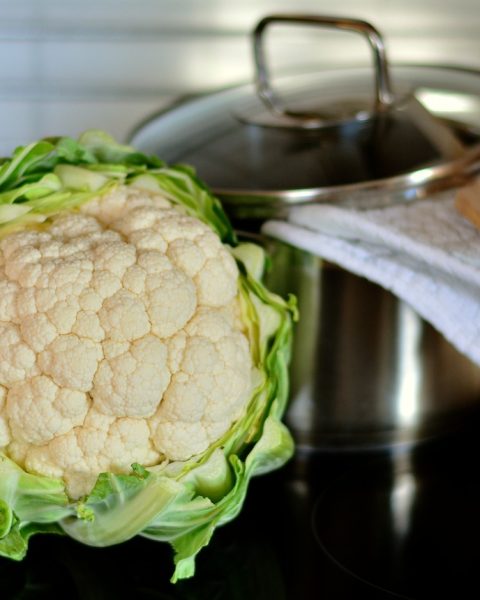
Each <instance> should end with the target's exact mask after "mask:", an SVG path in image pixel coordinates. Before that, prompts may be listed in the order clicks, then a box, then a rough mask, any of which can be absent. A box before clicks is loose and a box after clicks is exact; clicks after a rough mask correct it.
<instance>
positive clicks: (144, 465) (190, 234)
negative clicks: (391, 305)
mask: <svg viewBox="0 0 480 600" xmlns="http://www.w3.org/2000/svg"><path fill="white" fill-rule="evenodd" d="M265 260H266V259H265V254H264V252H263V250H262V248H260V247H259V246H258V245H255V244H252V243H245V242H242V243H241V242H239V241H238V239H237V237H236V235H235V232H234V231H233V229H232V227H231V225H230V223H229V221H228V219H227V217H226V215H225V213H224V212H223V210H222V207H221V205H220V203H219V201H218V200H217V199H216V198H214V197H213V196H212V194H211V193H210V192H209V190H208V189H207V188H206V187H205V186H204V185H203V184H202V182H201V181H199V180H198V179H197V178H196V177H195V174H194V172H193V171H192V170H191V169H189V168H188V167H183V166H177V167H168V166H166V165H165V164H164V163H162V161H161V160H159V159H158V158H156V157H149V156H146V155H144V154H142V153H139V152H137V151H135V150H134V149H133V148H130V147H129V146H123V145H120V144H117V143H116V142H115V140H113V139H112V138H110V137H109V136H108V135H106V134H105V133H103V132H98V131H92V132H87V133H86V134H84V135H83V136H81V138H80V139H79V140H78V141H77V140H73V139H71V138H56V139H51V140H41V141H39V142H34V143H33V144H30V145H28V146H25V147H20V148H18V149H17V150H16V151H15V153H14V154H13V156H12V157H11V158H8V159H0V335H1V339H2V344H0V555H2V556H7V557H9V558H12V559H15V560H20V559H22V558H23V557H24V556H25V554H26V552H27V549H28V541H29V538H30V537H31V536H32V535H33V534H39V533H51V532H55V533H60V534H66V535H69V536H71V537H72V538H74V539H76V540H78V541H80V542H82V543H84V544H88V545H91V546H108V545H112V544H117V543H120V542H123V541H125V540H128V539H130V538H131V537H133V536H136V535H142V536H145V537H148V538H150V539H153V540H158V541H167V542H170V544H171V545H172V547H173V549H174V552H175V556H174V561H175V571H174V574H173V577H172V581H176V580H177V579H181V578H184V577H189V576H191V575H193V573H194V568H195V556H196V554H197V553H198V552H199V551H200V549H201V548H202V547H203V546H205V545H206V544H207V543H208V541H209V540H210V538H211V536H212V534H213V532H214V530H215V528H216V527H217V526H219V525H222V524H223V523H226V522H228V521H230V520H231V519H233V518H234V517H235V516H236V514H238V512H239V510H240V509H241V507H242V504H243V501H244V499H245V496H246V493H247V489H248V484H249V481H250V479H251V478H252V477H253V476H254V475H257V474H261V473H265V472H268V471H270V470H272V469H274V468H277V467H279V466H281V465H282V464H284V463H285V461H286V460H287V459H288V458H289V457H290V456H291V454H292V451H293V443H292V439H291V436H290V434H289V432H288V430H287V428H286V427H285V426H284V425H283V423H282V421H281V419H282V415H283V413H284V410H285V407H286V401H287V395H288V361H289V356H290V347H291V336H292V321H293V320H295V318H296V308H295V299H294V298H290V299H288V300H287V301H286V300H284V299H282V298H280V297H279V296H277V295H276V294H273V293H271V292H269V291H268V290H267V289H266V288H265V286H264V285H263V283H262V273H263V267H264V264H265Z"/></svg>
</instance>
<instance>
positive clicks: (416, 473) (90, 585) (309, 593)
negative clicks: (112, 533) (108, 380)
mask: <svg viewBox="0 0 480 600" xmlns="http://www.w3.org/2000/svg"><path fill="white" fill-rule="evenodd" d="M479 457H480V424H479V423H478V421H473V422H472V423H471V424H470V425H469V427H468V428H467V427H464V428H462V429H461V430H458V431H456V432H455V433H451V434H449V435H444V436H442V437H438V438H435V439H431V440H429V441H424V442H422V443H421V444H418V445H416V446H415V447H410V448H397V449H395V450H392V449H390V450H385V449H384V450H377V451H362V452H350V451H343V452H338V451H336V452H325V451H322V452H320V453H315V452H311V451H310V452H306V451H302V450H301V449H297V452H296V454H295V456H294V458H293V459H292V460H291V462H290V463H289V464H288V465H287V466H286V467H284V468H283V469H281V470H280V471H278V472H275V473H272V474H270V475H266V476H263V477H260V478H257V479H255V480H254V481H253V482H252V485H251V488H250V493H249V495H248V498H247V501H246V504H245V506H244V508H243V511H242V513H241V515H240V516H239V517H238V518H237V519H236V520H235V521H234V522H232V523H230V524H228V525H226V526H224V527H222V528H221V529H219V530H217V532H216V534H215V535H214V538H213V540H212V542H211V543H210V545H209V546H208V547H207V548H206V549H204V550H203V551H202V552H201V554H200V555H199V557H198V561H197V574H196V576H195V578H194V579H192V580H187V581H183V582H180V583H178V584H177V585H175V586H174V585H172V584H170V583H169V576H170V575H171V570H172V562H171V552H170V549H169V547H168V546H166V545H164V544H159V543H157V542H152V541H149V540H145V539H141V538H136V539H134V540H131V541H130V542H128V543H125V544H123V545H120V546H117V547H112V548H106V549H95V548H88V547H85V546H82V545H80V544H78V543H76V542H74V541H72V540H70V539H68V538H64V537H57V536H50V537H49V536H45V537H41V536H39V537H37V538H33V539H32V541H31V546H30V551H29V554H28V556H27V558H26V559H25V560H24V561H23V562H22V563H14V562H11V561H8V560H6V559H1V560H0V578H1V584H0V585H1V588H0V589H1V594H0V597H1V598H2V600H10V599H13V598H15V599H22V600H23V599H30V598H32V599H35V600H37V599H43V598H45V599H47V598H48V599H49V600H52V599H56V598H59V599H64V598H68V599H69V600H75V599H81V600H103V599H110V598H115V599H118V598H124V597H127V596H129V597H131V598H135V600H137V599H138V600H140V599H143V598H152V599H153V598H159V599H162V600H167V599H168V600H169V599H172V600H173V599H175V600H203V599H205V600H207V599H208V600H245V599H247V600H263V599H265V600H287V599H288V600H290V599H292V600H310V599H312V600H313V599H315V600H317V599H320V600H331V599H338V600H345V599H350V598H354V599H356V598H368V599H371V600H377V599H378V600H380V599H381V600H383V599H389V598H415V599H418V598H420V599H433V598H435V599H437V598H451V599H462V598H476V597H479V596H480V581H479V578H478V564H479V562H480V469H479V462H480V461H479Z"/></svg>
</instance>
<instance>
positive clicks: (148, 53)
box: [0, 0, 480, 153]
mask: <svg viewBox="0 0 480 600" xmlns="http://www.w3.org/2000/svg"><path fill="white" fill-rule="evenodd" d="M272 12H297V13H298V12H309V13H323V14H340V15H348V16H355V17H359V18H363V19H367V20H371V21H372V22H373V23H374V24H375V25H376V26H377V27H378V28H379V29H380V30H381V31H382V32H383V33H384V36H385V38H386V39H387V46H388V50H389V56H390V59H391V61H392V62H396V61H416V62H428V63H431V62H437V63H443V64H445V63H448V64H462V65H466V66H473V67H479V68H480V35H479V32H480V1H479V0H448V1H447V0H437V1H435V0H344V1H343V2H342V3H340V2H339V1H338V0H337V1H336V2H335V1H333V0H316V1H313V0H276V1H273V0H241V1H238V2H234V1H232V0H230V1H229V0H83V1H82V0H0V57H1V60H0V151H1V152H2V153H5V152H8V151H10V150H11V149H12V148H13V147H14V146H15V145H17V144H19V143H26V142H28V141H30V140H32V139H36V138H38V137H41V136H45V135H58V134H69V135H75V134H77V133H78V132H80V131H82V130H84V129H85V128H88V127H101V128H103V129H107V130H109V131H110V132H112V133H113V134H114V135H116V136H117V137H119V138H120V139H125V137H126V136H127V135H128V132H129V131H130V130H131V128H132V127H133V125H134V124H135V123H137V122H138V121H139V120H140V119H142V118H143V117H144V116H145V115H147V114H149V113H151V112H153V111H154V110H156V109H158V108H160V107H161V106H166V105H167V104H168V103H170V102H172V101H173V100H174V99H175V98H177V97H178V96H182V95H184V94H190V93H196V92H201V91H208V90H213V89H215V88H218V87H223V86H226V85H230V84H232V83H236V82H243V81H249V80H250V79H251V78H252V65H251V52H250V40H249V32H250V30H251V29H252V27H253V26H254V24H255V23H256V22H257V20H258V19H259V18H260V17H261V16H263V15H265V14H268V13H272ZM268 40H269V48H270V51H271V55H272V64H273V65H274V67H275V71H276V72H280V71H282V70H284V69H287V68H289V69H291V68H293V66H295V65H308V66H314V65H318V66H319V67H321V66H322V65H331V64H341V63H363V62H366V61H367V60H368V52H367V49H366V46H365V44H364V43H363V41H362V40H361V39H357V38H356V37H355V36H352V35H351V34H350V35H348V34H338V33H335V34H332V33H330V32H325V31H320V30H313V29H311V28H307V29H305V28H302V29H301V30H300V29H298V28H290V29H289V30H286V29H285V28H280V27H279V28H276V29H275V31H272V33H271V35H269V38H268Z"/></svg>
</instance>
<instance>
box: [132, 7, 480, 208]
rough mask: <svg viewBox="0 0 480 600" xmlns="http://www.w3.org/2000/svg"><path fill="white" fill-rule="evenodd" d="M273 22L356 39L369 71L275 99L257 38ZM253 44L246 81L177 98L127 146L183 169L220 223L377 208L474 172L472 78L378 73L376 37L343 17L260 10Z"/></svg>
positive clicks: (295, 81) (403, 68)
mask: <svg viewBox="0 0 480 600" xmlns="http://www.w3.org/2000/svg"><path fill="white" fill-rule="evenodd" d="M277 22H284V23H290V22H292V23H303V24H307V25H312V24H314V25H320V26H323V27H325V26H327V27H334V28H338V29H345V30H348V31H353V32H356V33H360V34H362V35H364V36H365V38H366V40H367V41H368V43H369V45H370V47H371V49H372V55H373V63H374V68H373V69H372V68H355V69H338V70H325V71H321V72H317V73H314V74H312V73H307V74H301V75H296V76H290V77H287V78H282V80H279V87H281V89H282V97H281V99H280V97H279V95H278V94H277V93H276V92H275V91H274V90H273V89H272V87H271V85H270V81H269V78H268V69H267V67H266V63H265V57H264V41H263V40H264V32H265V30H266V29H267V27H269V26H271V25H272V24H275V23H277ZM253 42H254V55H255V65H256V83H255V84H254V85H253V84H252V85H245V86H238V87H235V88H232V89H229V90H225V91H221V92H217V93H215V94H210V95H207V96H203V97H200V98H196V99H194V100H189V101H186V102H182V103H181V104H179V105H178V106H176V107H174V108H172V109H169V110H168V111H167V112H165V113H163V114H160V115H157V116H155V117H153V118H151V119H149V120H148V121H146V122H145V123H143V124H142V125H141V126H140V127H139V128H137V130H136V132H135V133H134V135H133V138H132V140H131V141H132V143H133V144H134V145H135V146H136V147H138V148H139V149H141V150H142V151H145V152H149V153H152V154H157V155H159V156H160V157H161V158H162V159H164V160H166V161H167V162H169V163H177V162H181V163H188V164H191V165H193V166H194V167H195V168H196V169H197V172H198V175H199V176H200V177H201V178H202V179H203V180H204V181H206V183H207V184H208V185H209V186H210V187H211V188H212V189H213V190H214V192H215V193H217V194H218V195H219V196H220V197H221V198H222V199H223V201H224V203H225V205H226V207H227V209H228V210H229V212H230V213H231V215H232V216H239V217H245V216H248V217H255V216H257V217H267V216H271V215H273V214H275V215H279V214H282V213H284V212H285V210H287V209H288V207H289V206H290V205H292V204H298V203H305V202H312V201H328V202H332V201H334V202H339V203H343V204H349V205H353V206H356V207H359V208H363V207H371V206H383V205H386V204H390V203H392V202H394V201H398V200H401V199H403V200H405V199H412V198H416V197H420V196H422V195H426V194H429V193H431V192H433V191H436V190H439V189H443V188H445V187H449V186H455V185H459V184H460V183H463V182H464V181H465V180H466V179H468V178H469V177H471V176H472V174H474V173H476V172H477V170H478V168H479V164H478V161H479V158H480V99H479V97H480V74H479V73H477V72H474V71H467V70H464V69H457V68H453V67H433V66H418V65H417V66H411V65H410V66H409V65H397V66H395V67H394V68H393V69H392V71H391V72H390V69H389V68H388V63H387V60H386V56H385V48H384V45H383V41H382V38H381V36H380V34H379V33H378V31H376V30H375V29H374V28H373V27H372V25H370V24H368V23H366V22H364V21H358V20H355V19H343V18H334V17H317V16H306V15H295V16H290V15H272V16H269V17H266V18H265V19H262V20H261V21H260V22H259V24H258V25H257V27H256V28H255V31H254V34H253ZM391 79H392V81H391Z"/></svg>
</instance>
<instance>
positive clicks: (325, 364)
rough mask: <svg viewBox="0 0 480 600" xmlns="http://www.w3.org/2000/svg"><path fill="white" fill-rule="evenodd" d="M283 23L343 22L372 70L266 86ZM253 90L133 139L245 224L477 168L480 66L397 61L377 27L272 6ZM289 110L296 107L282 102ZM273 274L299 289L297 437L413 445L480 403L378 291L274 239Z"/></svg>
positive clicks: (361, 202)
mask: <svg viewBox="0 0 480 600" xmlns="http://www.w3.org/2000/svg"><path fill="white" fill-rule="evenodd" d="M277 22H294V23H305V24H307V25H311V24H315V25H320V26H328V27H335V28H340V29H346V30H350V31H353V32H356V33H361V34H362V35H364V36H365V37H366V39H367V41H368V43H369V44H370V46H371V48H372V52H373V58H374V61H373V62H374V67H375V68H374V69H373V70H372V69H366V68H365V69H359V68H357V69H345V70H340V71H325V72H320V73H315V74H303V75H298V76H294V77H288V78H285V79H283V80H282V81H281V82H280V86H281V89H282V100H280V99H279V95H278V94H277V93H276V92H274V91H273V89H272V87H271V85H270V81H269V77H268V69H267V66H266V64H265V58H264V50H263V47H264V32H265V30H266V29H267V28H268V27H270V26H271V25H272V24H275V23H277ZM253 42H254V55H255V62H256V68H257V82H256V86H252V85H245V86H238V87H235V88H232V89H229V90H225V91H222V92H218V93H216V94H212V95H209V96H205V97H202V98H197V99H194V100H189V101H187V102H185V103H181V104H179V105H178V106H176V107H174V108H172V109H170V110H169V111H167V112H165V113H162V114H160V115H156V116H154V117H152V118H150V119H149V120H147V121H146V122H144V123H143V124H141V125H140V126H139V127H138V128H137V130H136V131H135V133H134V134H133V136H132V139H131V141H132V143H133V144H134V145H135V146H136V147H138V148H140V149H141V150H143V151H145V152H149V153H154V154H157V155H159V156H160V157H161V158H163V159H164V160H166V161H168V162H171V163H173V162H186V163H190V164H192V165H194V166H195V167H196V168H197V171H198V174H199V176H200V177H202V178H203V179H204V180H205V181H206V182H207V183H208V184H209V185H210V186H211V187H212V188H213V190H214V191H215V192H216V193H217V194H218V195H219V196H220V197H221V198H222V200H223V202H224V206H225V208H226V210H227V212H228V213H229V214H230V216H231V218H232V220H233V221H234V223H235V224H236V226H237V227H238V228H239V229H241V230H247V231H248V232H249V234H252V233H253V234H255V233H256V232H258V228H259V225H260V224H261V223H262V221H263V220H265V219H266V218H268V217H270V216H272V215H273V216H275V217H277V218H278V217H283V216H285V215H287V214H288V210H289V209H290V207H291V206H292V205H297V204H301V203H306V202H330V203H332V202H333V203H341V204H343V205H348V206H354V207H355V208H368V207H371V206H376V207H378V206H387V205H390V204H392V203H395V202H408V201H410V200H412V199H416V198H422V197H424V196H426V195H430V194H432V193H433V192H435V191H438V190H441V189H446V188H453V187H456V186H459V185H461V184H462V183H464V182H466V181H468V180H469V179H470V178H471V177H472V176H473V175H475V174H476V173H477V172H478V171H479V170H480V162H479V161H480V74H479V73H477V72H474V71H468V70H463V69H458V68H449V67H438V66H418V65H397V66H395V67H394V68H393V69H391V70H390V69H389V67H388V63H387V60H386V56H385V49H384V45H383V40H382V38H381V36H380V34H379V33H378V32H377V31H376V30H375V29H374V28H373V27H372V26H371V25H370V24H368V23H365V22H362V21H358V20H354V19H343V18H342V19H340V18H338V19H337V18H332V17H316V16H315V17H312V16H306V15H294V16H291V15H273V16H270V17H267V18H265V19H263V20H262V21H261V22H260V23H259V24H258V26H257V27H256V29H255V31H254V34H253ZM285 106H288V107H289V108H285ZM263 242H264V243H266V244H267V245H268V247H269V250H270V253H271V256H272V269H271V270H270V272H269V274H268V276H267V277H268V283H269V284H270V286H271V287H273V288H274V289H275V290H277V291H278V292H280V293H287V292H293V293H295V294H296V295H297V297H298V301H299V308H300V313H301V320H300V323H299V324H298V328H297V333H296V338H295V345H294V352H293V360H292V367H291V375H292V394H291V403H290V409H289V412H288V415H287V421H288V423H289V425H290V427H291V429H292V431H293V433H294V435H295V437H296V440H297V443H298V444H299V445H300V446H302V445H303V446H305V447H310V448H312V447H313V448H332V447H337V448H338V447H340V448H350V447H355V448H357V447H371V446H372V445H374V446H375V445H378V444H380V445H384V444H387V445H391V444H394V443H397V442H411V441H413V440H417V439H419V438H421V437H423V436H427V435H433V434H435V433H437V432H439V431H441V430H442V429H444V428H445V427H452V426H453V425H454V424H455V423H457V422H462V420H463V419H465V418H469V417H470V415H471V413H472V412H476V411H477V410H479V411H480V368H479V367H477V366H476V365H474V364H472V363H471V362H470V361H469V360H468V359H467V358H465V357H464V356H463V355H461V354H459V353H458V352H457V351H456V350H455V349H454V348H453V347H452V346H451V345H450V344H449V343H448V342H446V340H445V339H444V338H443V337H442V336H441V335H440V334H439V333H438V332H436V331H435V330H434V329H433V328H432V327H431V326H430V325H429V324H428V323H427V322H425V321H424V320H422V319H421V318H420V317H419V316H418V315H417V314H416V313H415V312H414V311H413V310H412V309H411V308H410V307H409V306H408V305H406V304H405V303H404V302H402V301H400V300H398V299H397V298H396V297H394V296H393V295H392V294H390V293H389V292H387V291H385V290H384V289H382V288H380V287H379V286H377V285H375V284H373V283H370V282H368V281H366V280H364V279H362V278H359V277H357V276H355V275H353V274H351V273H349V272H348V271H346V270H343V269H341V268H339V267H337V266H335V265H332V264H328V263H326V262H325V261H323V260H321V259H319V258H317V257H315V256H312V255H310V254H308V253H306V252H304V251H301V250H299V249H297V248H293V247H290V246H287V245H285V244H282V243H280V242H276V241H274V240H265V239H264V240H263Z"/></svg>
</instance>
